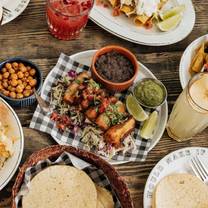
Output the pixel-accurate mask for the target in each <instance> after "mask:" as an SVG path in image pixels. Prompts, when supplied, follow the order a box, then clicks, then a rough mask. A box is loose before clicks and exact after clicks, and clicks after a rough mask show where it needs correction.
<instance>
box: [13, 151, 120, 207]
mask: <svg viewBox="0 0 208 208" xmlns="http://www.w3.org/2000/svg"><path fill="white" fill-rule="evenodd" d="M51 165H70V166H74V167H76V168H78V169H80V170H83V171H84V172H86V173H87V174H88V176H90V178H91V179H92V180H93V182H94V183H95V184H97V185H99V186H102V187H104V188H106V189H107V190H109V191H110V192H111V193H112V196H113V200H114V203H115V208H121V204H120V201H119V199H118V198H117V196H116V194H115V192H114V191H113V189H112V187H111V185H110V182H109V180H108V178H107V177H106V175H105V174H104V172H103V171H102V170H101V169H98V168H97V167H95V166H94V165H91V164H90V163H87V162H85V161H84V160H82V159H80V158H78V157H76V156H74V155H72V154H70V153H68V152H64V153H62V154H61V155H60V156H59V157H58V158H57V159H56V160H55V161H51V160H49V159H47V160H42V161H39V162H38V163H37V164H36V165H34V166H32V167H29V168H27V169H26V171H25V176H24V182H23V184H22V186H21V188H20V191H19V193H18V194H17V196H16V198H15V204H16V207H17V208H20V207H22V198H23V196H25V195H26V194H27V193H28V191H29V189H30V181H31V180H32V178H33V177H34V176H35V175H37V174H38V173H39V172H40V171H42V170H43V169H45V168H47V167H49V166H51Z"/></svg>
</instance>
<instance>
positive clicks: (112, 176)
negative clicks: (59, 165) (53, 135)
mask: <svg viewBox="0 0 208 208" xmlns="http://www.w3.org/2000/svg"><path fill="white" fill-rule="evenodd" d="M63 152H69V153H71V154H73V155H75V156H76V157H79V158H80V159H82V160H84V161H86V162H89V163H91V164H92V165H95V166H96V167H97V168H99V169H102V170H103V172H104V173H105V175H106V176H107V177H108V179H109V181H110V184H111V186H112V189H113V190H114V191H115V193H116V194H117V196H118V198H119V200H120V202H121V205H122V207H125V208H134V205H133V202H132V199H131V196H130V193H129V190H128V187H127V185H126V183H125V182H124V180H123V179H122V177H121V176H120V175H119V174H118V172H117V171H116V170H115V168H114V167H112V166H111V165H110V164H109V163H107V162H106V161H105V160H103V159H102V158H100V157H98V156H97V155H95V154H93V153H90V152H87V151H84V150H80V149H77V148H74V147H71V146H65V145H53V146H50V147H47V148H45V149H42V150H40V151H38V152H35V153H33V154H32V155H31V156H30V157H29V158H28V160H27V161H26V162H25V163H24V164H23V166H22V167H21V168H20V170H19V173H18V175H17V178H16V181H15V184H14V186H13V188H12V208H16V205H15V197H16V195H17V193H18V192H19V190H20V188H21V185H22V183H23V180H24V174H25V171H26V169H27V168H28V167H31V166H34V165H35V164H37V163H38V162H39V161H41V160H45V159H47V158H50V159H55V158H57V157H59V156H60V155H61V154H62V153H63Z"/></svg>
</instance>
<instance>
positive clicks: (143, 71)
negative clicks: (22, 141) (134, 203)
mask: <svg viewBox="0 0 208 208" xmlns="http://www.w3.org/2000/svg"><path fill="white" fill-rule="evenodd" d="M95 52H96V50H89V51H84V52H80V53H77V54H74V55H72V56H70V58H71V59H73V60H75V61H77V62H79V63H82V64H85V65H88V66H90V65H91V60H92V57H93V54H94V53H95ZM138 63H139V73H138V77H137V79H136V80H135V82H136V81H138V80H139V79H142V78H145V77H152V78H156V77H155V76H154V75H153V74H152V72H151V71H150V70H149V69H147V68H146V67H145V66H144V65H143V64H142V63H140V62H138ZM52 72H53V71H50V73H49V74H48V76H47V77H46V79H45V82H44V84H43V87H42V91H41V93H42V94H41V96H43V91H44V89H45V88H46V83H47V82H48V81H49V80H48V79H49V77H50V75H51V73H52ZM167 118H168V105H167V101H166V102H165V103H164V104H163V105H162V106H161V107H160V111H159V121H158V127H157V130H156V131H155V134H154V136H153V139H152V141H151V145H150V150H151V149H152V148H153V147H154V146H155V145H156V144H157V143H158V142H159V140H160V138H161V137H162V135H163V132H164V130H165V126H166V123H167ZM53 138H54V140H55V141H56V142H57V143H58V144H62V145H63V144H64V143H62V142H60V140H58V139H57V138H55V137H53ZM126 162H127V161H122V162H119V161H111V164H122V163H126Z"/></svg>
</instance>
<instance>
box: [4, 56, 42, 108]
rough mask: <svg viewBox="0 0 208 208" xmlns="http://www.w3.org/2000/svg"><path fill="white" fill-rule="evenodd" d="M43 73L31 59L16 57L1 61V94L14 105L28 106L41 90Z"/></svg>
mask: <svg viewBox="0 0 208 208" xmlns="http://www.w3.org/2000/svg"><path fill="white" fill-rule="evenodd" d="M41 86H42V74H41V71H40V70H39V69H38V67H37V66H36V65H35V64H34V63H33V62H31V61H29V60H27V59H25V58H22V57H15V58H11V59H8V60H6V61H4V62H2V63H0V96H1V97H3V98H4V99H5V100H7V102H8V103H9V104H10V105H12V106H19V107H23V106H28V105H31V104H33V103H34V102H35V101H36V99H35V95H34V90H36V91H37V92H39V91H40V89H41Z"/></svg>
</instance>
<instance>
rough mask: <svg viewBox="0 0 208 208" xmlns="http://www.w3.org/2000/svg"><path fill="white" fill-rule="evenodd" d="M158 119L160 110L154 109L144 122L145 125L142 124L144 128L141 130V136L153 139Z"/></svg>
mask: <svg viewBox="0 0 208 208" xmlns="http://www.w3.org/2000/svg"><path fill="white" fill-rule="evenodd" d="M157 121H158V112H157V111H153V112H152V113H151V114H150V116H149V118H148V119H147V120H146V121H145V122H144V125H143V126H142V129H141V131H140V136H141V137H142V138H144V139H151V138H152V136H153V134H154V131H155V128H156V126H157Z"/></svg>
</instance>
